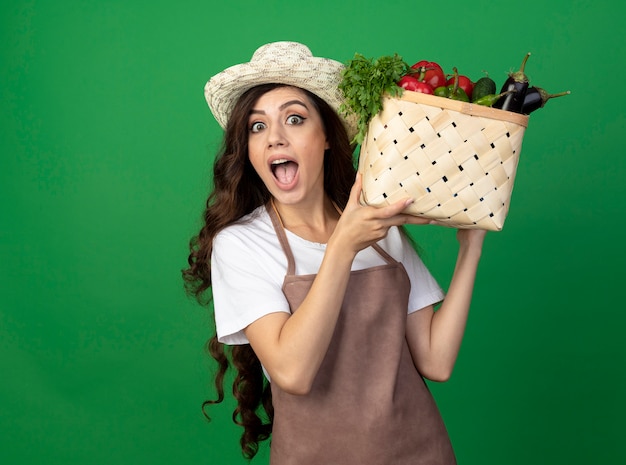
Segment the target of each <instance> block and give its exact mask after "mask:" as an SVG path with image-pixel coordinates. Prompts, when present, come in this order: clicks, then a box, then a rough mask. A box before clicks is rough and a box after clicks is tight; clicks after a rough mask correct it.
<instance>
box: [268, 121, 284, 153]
mask: <svg viewBox="0 0 626 465" xmlns="http://www.w3.org/2000/svg"><path fill="white" fill-rule="evenodd" d="M286 144H287V139H286V137H285V133H284V130H283V127H282V126H281V125H280V124H272V125H271V126H270V127H269V129H268V132H267V146H268V148H275V147H282V146H285V145H286Z"/></svg>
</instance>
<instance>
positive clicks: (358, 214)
mask: <svg viewBox="0 0 626 465" xmlns="http://www.w3.org/2000/svg"><path fill="white" fill-rule="evenodd" d="M361 190H362V179H361V174H360V173H358V174H357V176H356V180H355V182H354V184H353V185H352V189H351V191H350V198H349V200H348V203H347V205H346V208H345V209H344V211H343V213H342V214H341V218H339V222H338V223H337V227H336V229H335V232H334V233H333V235H332V236H331V238H330V240H329V245H330V244H331V243H332V244H336V245H337V246H338V247H345V248H346V249H347V250H350V251H351V252H352V253H354V254H355V255H356V254H357V253H358V252H359V251H361V250H363V249H365V248H366V247H369V246H370V245H372V244H374V243H376V242H378V241H380V240H381V239H383V238H384V237H385V236H386V235H387V232H388V231H389V228H391V227H392V226H401V225H404V224H430V223H431V221H430V220H428V219H426V218H421V217H418V216H415V215H410V214H407V213H402V212H403V211H404V210H405V209H406V208H407V207H408V206H409V205H411V203H413V199H410V198H409V199H405V200H401V201H398V202H395V203H393V204H391V205H388V206H385V207H372V206H368V205H361V202H360V201H359V199H360V197H361Z"/></svg>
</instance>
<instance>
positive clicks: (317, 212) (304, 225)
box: [272, 195, 339, 244]
mask: <svg viewBox="0 0 626 465" xmlns="http://www.w3.org/2000/svg"><path fill="white" fill-rule="evenodd" d="M272 204H273V208H274V209H275V210H276V213H277V214H278V217H279V219H280V222H281V224H282V225H283V228H285V229H287V230H289V231H291V232H292V233H294V234H296V235H298V236H300V237H302V238H303V239H306V240H308V241H311V242H318V243H322V244H325V243H326V242H328V239H329V238H330V236H331V234H332V233H333V231H334V230H335V226H336V225H337V221H338V219H339V212H338V211H337V209H336V208H335V206H334V204H333V202H332V201H331V200H330V198H329V197H328V196H326V195H324V198H323V200H322V201H321V202H313V203H310V204H306V205H305V204H297V205H292V204H283V203H280V202H278V201H276V200H275V199H272Z"/></svg>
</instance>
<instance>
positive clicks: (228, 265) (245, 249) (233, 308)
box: [211, 230, 290, 344]
mask: <svg viewBox="0 0 626 465" xmlns="http://www.w3.org/2000/svg"><path fill="white" fill-rule="evenodd" d="M271 253H272V252H271V251H268V250H267V248H262V247H258V244H255V243H254V241H251V240H247V239H246V237H244V236H241V235H236V234H231V233H230V232H228V231H227V230H224V231H222V232H220V233H219V234H218V235H217V236H216V237H215V239H214V241H213V252H212V255H211V280H212V289H213V308H214V312H215V325H216V329H217V337H218V340H219V341H220V342H222V343H225V344H247V343H248V340H247V338H246V336H245V334H244V333H243V329H244V328H246V327H247V326H248V325H249V324H250V323H253V322H254V321H256V320H258V319H259V318H261V317H262V316H265V315H267V314H269V313H274V312H287V313H289V312H290V310H289V303H288V302H287V299H286V298H285V295H284V294H283V291H282V284H283V279H284V275H285V273H284V272H283V273H282V274H281V273H276V270H275V267H276V260H275V257H270V256H269V254H271ZM272 258H274V259H272Z"/></svg>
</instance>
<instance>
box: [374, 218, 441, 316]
mask: <svg viewBox="0 0 626 465" xmlns="http://www.w3.org/2000/svg"><path fill="white" fill-rule="evenodd" d="M387 239H388V244H389V245H388V247H389V249H386V250H387V251H388V253H389V254H390V255H391V256H392V257H393V258H395V259H396V260H398V261H400V262H402V264H403V265H404V268H405V269H406V272H407V274H408V275H409V279H410V281H411V292H410V294H409V308H408V313H413V312H415V311H417V310H421V309H423V308H424V307H427V306H429V305H434V304H437V303H439V302H441V301H442V300H443V298H444V297H445V293H444V292H443V289H441V287H440V286H439V284H438V283H437V281H436V280H435V278H434V277H433V275H432V274H431V273H430V271H429V270H428V268H426V265H424V262H423V261H422V259H421V258H420V257H419V255H418V254H417V252H416V251H415V249H414V248H413V246H412V245H411V243H410V242H409V240H408V239H407V238H406V237H405V235H404V234H403V233H401V232H400V230H399V229H398V228H391V229H390V230H389V233H388V237H387Z"/></svg>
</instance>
